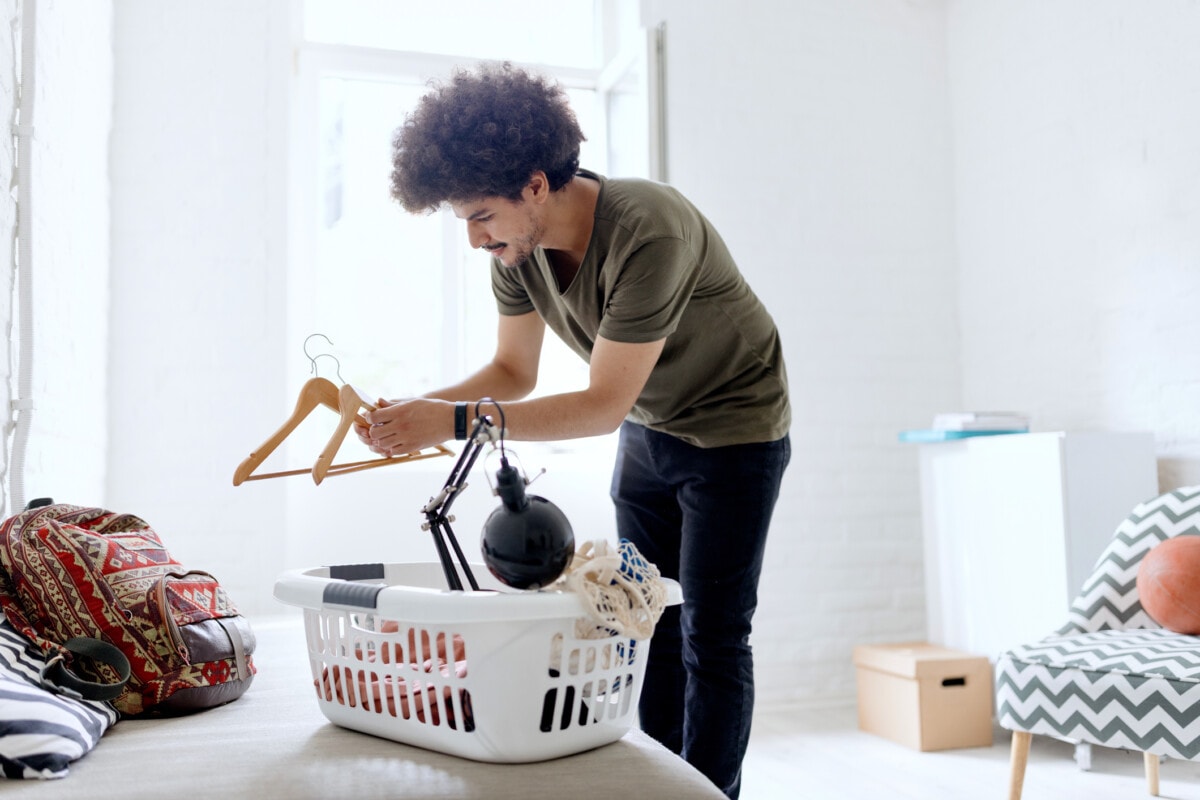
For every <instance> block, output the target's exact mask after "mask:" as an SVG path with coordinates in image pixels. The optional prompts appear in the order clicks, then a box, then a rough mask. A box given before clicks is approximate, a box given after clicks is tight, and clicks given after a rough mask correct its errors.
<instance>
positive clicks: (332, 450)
mask: <svg viewBox="0 0 1200 800" xmlns="http://www.w3.org/2000/svg"><path fill="white" fill-rule="evenodd" d="M338 406H339V408H340V411H341V415H342V418H341V420H340V421H339V422H338V426H337V428H336V429H335V430H334V432H333V435H332V436H330V437H329V443H328V444H327V445H325V449H324V450H322V451H321V455H319V456H317V461H316V463H315V464H313V468H312V470H311V471H312V476H313V483H315V484H317V485H320V483H321V481H323V480H325V477H326V476H327V475H342V474H344V473H347V472H358V471H360V470H364V469H373V468H374V467H382V466H384V465H386V464H398V463H400V462H403V461H418V460H420V459H422V458H433V457H435V456H450V455H454V453H453V452H451V451H450V450H448V449H447V448H445V447H443V446H442V445H440V444H439V445H437V446H436V447H435V448H433V450H432V452H424V451H418V452H415V453H406V454H404V455H400V456H385V457H383V458H372V459H368V460H366V461H355V462H351V463H349V464H334V463H332V462H333V459H334V456H336V455H337V452H338V449H339V448H340V447H341V446H342V441H343V440H344V439H345V438H346V434H347V433H349V432H350V426H351V425H354V424H356V423H358V424H362V425H366V424H367V421H366V420H365V419H363V418H362V415H361V414H359V413H358V412H359V410H360V409H363V408H365V409H366V410H368V411H374V410H375V409H376V405H375V401H373V400H372V399H371V398H370V397H368V396H367V395H365V394H363V392H362V390H360V389H358V388H356V387H354V386H352V385H350V384H348V383H347V384H345V385H343V386H342V388H341V389H339V390H338Z"/></svg>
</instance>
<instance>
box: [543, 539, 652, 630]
mask: <svg viewBox="0 0 1200 800" xmlns="http://www.w3.org/2000/svg"><path fill="white" fill-rule="evenodd" d="M562 580H563V581H564V582H565V584H566V588H567V589H568V590H569V591H572V592H575V593H576V594H578V595H579V596H580V598H582V599H583V601H584V605H585V606H586V607H587V610H588V616H586V617H581V618H580V619H578V620H577V621H576V622H575V635H576V636H577V637H579V638H580V639H603V638H606V637H609V636H627V637H629V638H630V639H649V638H650V637H651V635H652V634H653V633H654V626H655V624H656V623H657V622H658V619H659V617H661V616H662V613H663V609H664V608H665V607H666V601H667V588H666V586H665V585H664V584H663V582H662V576H661V574H660V573H659V571H658V567H656V566H654V565H653V564H651V563H650V562H649V561H647V560H646V559H645V558H643V557H642V554H641V553H639V552H638V549H637V547H635V546H634V544H633V542H630V541H629V540H627V539H622V540H621V541H620V543H619V544H618V545H617V547H616V549H615V550H614V549H613V548H612V546H611V545H610V544H609V543H608V542H607V541H604V540H595V541H590V542H585V543H584V544H583V546H582V547H580V548H579V550H578V551H577V552H576V554H575V558H574V559H573V560H572V562H571V566H570V567H569V568H568V569H567V572H566V574H565V575H564V576H563V578H562Z"/></svg>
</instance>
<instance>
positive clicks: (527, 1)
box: [288, 0, 654, 466]
mask: <svg viewBox="0 0 1200 800" xmlns="http://www.w3.org/2000/svg"><path fill="white" fill-rule="evenodd" d="M637 5H638V4H637V3H635V2H628V0H595V2H593V0H509V2H506V3H504V4H502V5H498V4H496V3H494V2H488V3H484V2H479V0H458V2H455V3H453V4H441V3H416V2H395V0H354V2H349V1H348V0H305V3H304V6H303V14H304V17H303V25H302V29H303V42H302V43H301V44H300V46H299V49H298V54H297V55H298V57H297V81H296V87H297V92H296V95H295V99H296V102H295V104H294V108H295V112H294V120H293V132H294V137H295V141H294V149H293V153H292V160H293V163H294V164H295V165H296V166H295V168H294V174H293V179H294V184H295V185H296V186H297V187H298V191H296V192H295V194H294V197H293V202H294V206H293V209H292V219H293V241H292V245H293V246H292V252H293V254H294V255H293V259H292V266H291V267H290V270H291V272H290V274H289V300H288V302H289V341H295V342H300V341H303V340H304V339H305V338H306V337H307V336H309V335H310V334H312V333H322V334H324V335H325V336H326V337H328V339H330V340H331V341H332V342H333V346H332V348H330V352H332V353H333V354H334V355H335V356H336V357H337V358H338V361H339V362H340V367H341V375H340V376H338V377H339V378H341V379H344V380H346V381H348V382H351V383H354V384H355V385H357V386H359V387H360V388H362V389H363V390H364V391H366V392H368V393H381V394H385V395H388V396H404V395H416V394H420V393H422V392H425V391H429V390H431V389H434V388H436V387H438V386H441V385H445V384H447V383H451V382H453V381H455V380H458V379H459V378H461V377H462V376H464V375H466V374H467V373H468V372H469V371H471V370H473V369H475V368H477V367H478V366H480V365H482V364H483V363H484V362H485V361H486V360H487V359H489V358H490V357H491V355H492V349H493V346H494V343H495V329H496V321H497V312H496V310H495V304H494V301H493V299H492V295H491V290H490V281H489V277H488V275H489V266H488V264H489V261H488V258H487V256H486V255H484V254H483V253H480V252H478V251H474V250H471V249H470V248H469V246H468V244H467V241H466V231H465V227H464V225H463V223H462V222H461V221H459V220H457V219H455V218H454V216H453V214H451V213H450V212H449V211H442V212H439V213H437V214H434V215H432V216H429V217H422V216H413V215H409V214H407V213H405V212H404V211H403V210H402V209H401V208H400V207H399V206H398V205H397V204H396V203H394V202H393V201H392V200H391V198H390V196H389V191H388V188H389V187H388V184H389V177H390V173H391V153H390V149H391V136H392V132H393V131H394V130H395V129H396V128H397V127H398V126H399V125H400V124H401V122H402V121H403V119H404V116H405V114H406V113H407V112H408V111H409V110H410V109H411V108H413V106H414V105H415V103H416V101H417V99H418V98H419V97H420V96H421V94H423V93H424V91H426V88H427V83H428V81H429V80H430V79H432V78H442V77H445V76H446V75H448V74H449V73H450V72H451V70H452V69H453V68H454V67H455V66H456V65H459V64H471V63H474V62H476V61H479V60H483V59H509V60H512V61H514V62H515V63H520V64H524V65H531V66H535V67H536V68H537V69H538V70H539V71H542V72H546V73H549V74H551V75H553V76H554V77H556V78H557V79H558V80H559V81H560V82H561V83H562V84H563V85H564V86H565V87H567V90H568V95H569V97H570V100H571V104H572V107H573V108H574V110H575V113H576V115H577V116H578V118H579V122H580V126H581V127H582V128H583V131H584V134H585V135H586V136H587V137H588V141H587V142H585V143H584V147H583V152H582V153H581V159H580V160H581V163H582V164H583V165H584V166H586V167H588V168H591V169H594V170H596V171H599V172H602V173H609V171H610V166H612V167H616V168H618V171H619V174H622V175H637V174H643V175H646V174H649V172H648V171H649V170H650V169H651V168H652V166H653V162H654V157H653V153H652V151H651V150H650V148H649V147H648V144H647V143H648V141H649V137H648V135H647V133H646V131H647V128H648V126H649V121H650V115H648V114H647V113H646V111H645V107H646V105H645V91H644V87H645V80H644V79H643V78H642V77H640V76H644V75H646V74H647V69H646V51H645V49H644V48H642V47H639V46H638V44H637V43H638V42H639V41H641V39H640V38H639V36H638V32H637V19H636V17H637V13H636V12H637ZM498 9H503V12H504V13H503V14H500V13H497V10H498ZM602 32H607V34H603V35H602ZM639 98H640V99H639ZM614 131H619V132H620V133H619V135H615V134H613V132H614ZM612 174H617V173H612ZM319 351H320V348H318V347H317V346H316V345H314V347H313V349H312V350H311V351H310V352H319ZM320 365H321V370H320V371H321V374H323V375H325V376H326V377H334V376H333V374H332V370H331V369H330V367H329V365H327V364H326V363H325V362H324V361H321V362H320ZM308 367H309V365H308V364H307V363H306V362H305V361H302V360H299V359H298V360H296V361H295V362H294V364H293V369H294V375H293V377H294V380H293V381H291V382H292V383H293V384H295V385H299V384H300V383H301V382H302V381H303V380H304V379H305V378H307V377H308V375H307V370H308ZM540 376H541V377H540V380H539V384H538V388H537V394H548V393H554V392H559V391H566V390H573V389H578V388H581V387H582V386H584V385H586V381H587V366H586V364H584V363H583V362H582V361H581V360H580V359H579V358H578V357H577V356H575V355H574V354H573V353H571V352H570V351H569V350H568V349H567V348H566V347H565V345H562V344H561V342H559V341H558V339H557V337H555V336H554V335H553V333H549V332H548V334H547V336H546V343H545V345H544V347H543V354H542V364H541V369H540ZM610 438H611V437H602V438H601V439H600V440H577V441H573V442H566V443H561V444H557V445H551V446H545V447H548V448H549V449H551V450H556V451H558V452H562V453H568V454H571V453H573V454H578V455H586V456H587V457H589V458H594V457H599V456H601V455H602V454H603V452H604V451H609V452H611V449H612V447H613V443H612V442H611V441H609V439H610ZM522 448H523V450H526V451H527V450H530V448H531V445H529V444H523V445H522ZM609 460H610V459H609V458H605V463H607V462H608V461H609ZM531 466H532V465H531Z"/></svg>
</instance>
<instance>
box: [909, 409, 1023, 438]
mask: <svg viewBox="0 0 1200 800" xmlns="http://www.w3.org/2000/svg"><path fill="white" fill-rule="evenodd" d="M1028 432H1029V415H1028V414H1022V413H1019V412H1016V411H955V412H948V413H945V414H937V415H935V416H934V418H933V425H932V426H931V427H929V428H927V429H924V430H913V431H901V432H900V441H902V442H918V443H919V442H947V441H952V440H954V439H967V438H970V437H972V436H998V435H1001V434H1009V433H1028Z"/></svg>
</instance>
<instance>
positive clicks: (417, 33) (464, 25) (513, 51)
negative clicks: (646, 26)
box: [304, 0, 598, 67]
mask: <svg viewBox="0 0 1200 800" xmlns="http://www.w3.org/2000/svg"><path fill="white" fill-rule="evenodd" d="M593 28H594V22H593V0H503V1H502V2H497V0H454V2H453V3H431V2H428V0H420V1H419V2H418V0H305V3H304V38H305V39H307V40H308V41H312V42H325V43H329V44H346V45H356V46H359V47H378V48H384V49H389V50H403V51H410V52H418V53H442V54H447V55H462V56H469V57H471V58H473V59H510V60H513V61H523V62H526V63H541V64H558V65H562V66H570V67H595V66H597V64H598V56H597V53H596V38H595V36H593V33H592V31H593Z"/></svg>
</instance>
